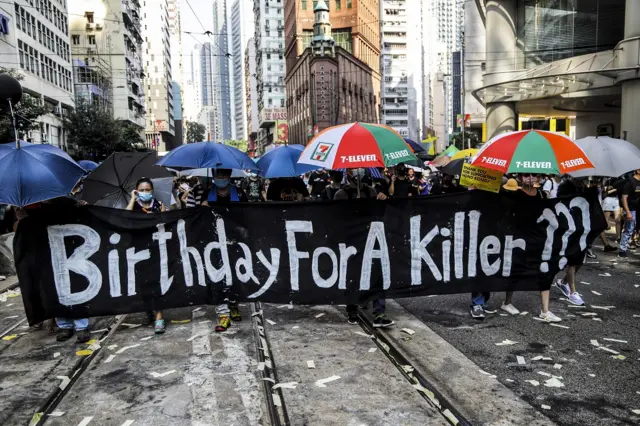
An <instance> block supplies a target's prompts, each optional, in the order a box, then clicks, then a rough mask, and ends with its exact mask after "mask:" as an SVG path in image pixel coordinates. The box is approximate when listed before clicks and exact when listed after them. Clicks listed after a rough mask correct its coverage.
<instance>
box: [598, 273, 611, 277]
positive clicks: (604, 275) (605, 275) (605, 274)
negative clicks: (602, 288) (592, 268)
mask: <svg viewBox="0 0 640 426" xmlns="http://www.w3.org/2000/svg"><path fill="white" fill-rule="evenodd" d="M598 275H600V276H601V277H610V276H611V274H610V273H608V272H605V273H604V274H598Z"/></svg>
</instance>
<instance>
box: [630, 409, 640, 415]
mask: <svg viewBox="0 0 640 426" xmlns="http://www.w3.org/2000/svg"><path fill="white" fill-rule="evenodd" d="M631 412H632V413H633V414H640V410H631Z"/></svg>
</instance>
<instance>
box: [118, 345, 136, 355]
mask: <svg viewBox="0 0 640 426" xmlns="http://www.w3.org/2000/svg"><path fill="white" fill-rule="evenodd" d="M138 346H140V343H137V344H135V345H130V346H125V347H123V348H120V350H118V352H116V353H117V354H118V355H119V354H121V353H123V352H124V351H126V350H128V349H133V348H137V347H138Z"/></svg>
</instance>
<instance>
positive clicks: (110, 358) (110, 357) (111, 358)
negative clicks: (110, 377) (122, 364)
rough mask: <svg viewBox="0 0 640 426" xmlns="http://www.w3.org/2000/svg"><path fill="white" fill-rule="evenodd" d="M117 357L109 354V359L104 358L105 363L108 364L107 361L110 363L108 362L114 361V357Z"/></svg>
mask: <svg viewBox="0 0 640 426" xmlns="http://www.w3.org/2000/svg"><path fill="white" fill-rule="evenodd" d="M115 357H116V356H115V355H109V356H108V357H107V359H105V360H104V363H105V364H106V363H108V362H111V361H113V359H114V358H115Z"/></svg>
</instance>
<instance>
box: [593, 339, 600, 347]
mask: <svg viewBox="0 0 640 426" xmlns="http://www.w3.org/2000/svg"><path fill="white" fill-rule="evenodd" d="M591 344H592V345H593V346H596V347H597V346H600V343H598V341H597V340H595V339H593V340H591Z"/></svg>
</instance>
